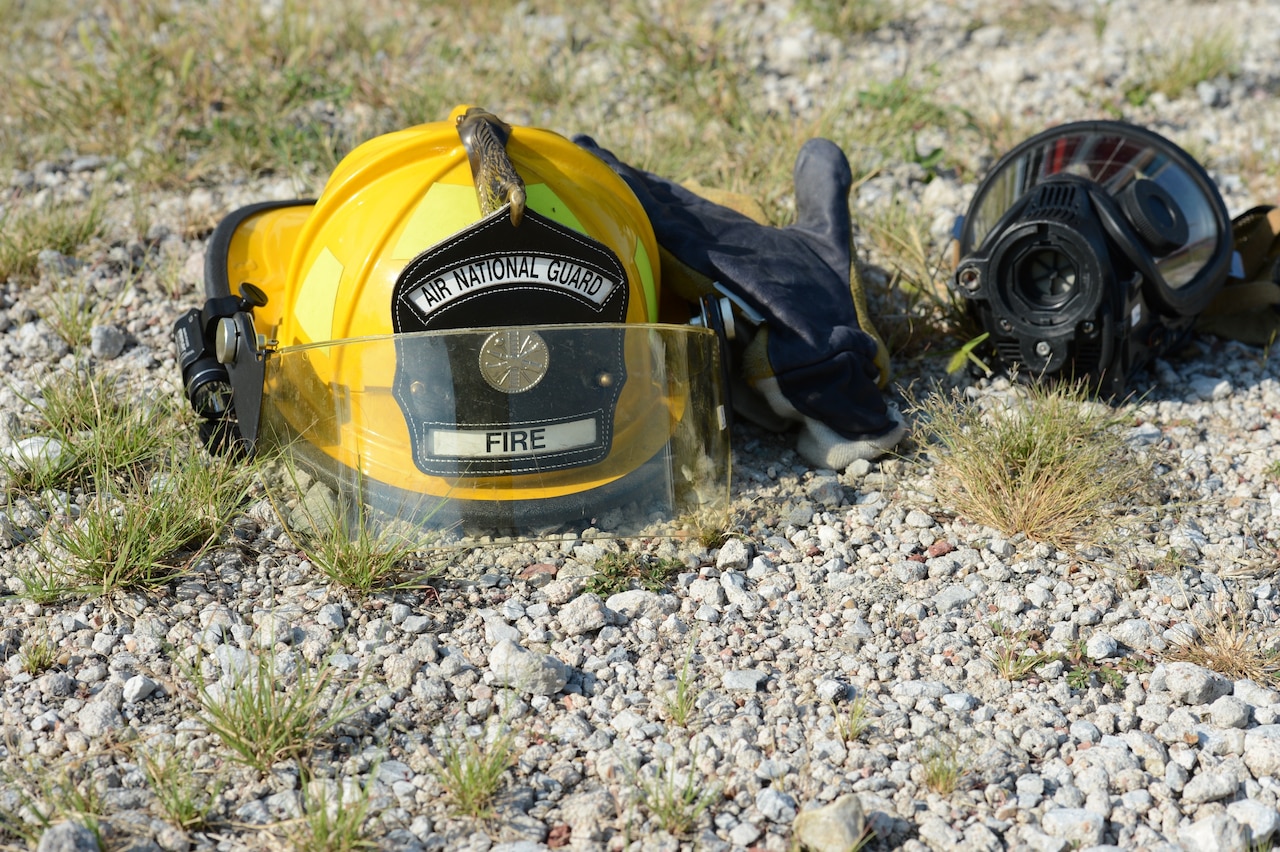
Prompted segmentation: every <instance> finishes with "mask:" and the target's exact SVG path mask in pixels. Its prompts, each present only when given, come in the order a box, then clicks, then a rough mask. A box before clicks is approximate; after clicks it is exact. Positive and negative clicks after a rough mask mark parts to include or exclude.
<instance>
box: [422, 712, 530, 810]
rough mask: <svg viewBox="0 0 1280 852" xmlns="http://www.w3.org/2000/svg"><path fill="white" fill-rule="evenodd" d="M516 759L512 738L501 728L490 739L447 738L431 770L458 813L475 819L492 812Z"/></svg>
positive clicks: (513, 739)
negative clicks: (494, 802)
mask: <svg viewBox="0 0 1280 852" xmlns="http://www.w3.org/2000/svg"><path fill="white" fill-rule="evenodd" d="M514 759H515V738H514V736H513V735H512V734H511V732H510V731H504V732H503V733H502V734H500V735H499V736H498V737H497V738H496V739H494V740H493V742H490V743H484V742H480V741H478V740H473V739H467V740H465V741H463V742H461V743H458V742H453V741H450V742H448V743H447V744H446V745H445V746H444V748H443V750H442V751H441V754H440V757H439V758H437V759H436V761H435V766H434V770H435V772H434V774H435V776H436V780H437V782H439V784H440V786H441V787H443V788H444V791H445V794H446V795H447V796H448V798H449V802H450V804H451V805H452V806H453V808H454V810H455V811H457V812H458V813H460V814H462V815H464V816H469V817H472V818H474V819H485V818H488V817H490V816H492V814H493V810H492V806H493V801H494V799H495V798H496V796H497V795H498V790H499V789H500V788H501V787H502V782H503V779H504V778H505V777H506V773H507V770H508V769H509V768H510V767H511V764H512V762H513V761H514Z"/></svg>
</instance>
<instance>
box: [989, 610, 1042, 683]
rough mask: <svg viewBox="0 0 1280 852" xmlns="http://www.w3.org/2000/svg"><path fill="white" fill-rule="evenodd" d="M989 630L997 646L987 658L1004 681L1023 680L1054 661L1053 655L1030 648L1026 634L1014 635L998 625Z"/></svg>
mask: <svg viewBox="0 0 1280 852" xmlns="http://www.w3.org/2000/svg"><path fill="white" fill-rule="evenodd" d="M991 629H992V631H993V632H994V633H995V634H996V640H997V643H998V644H997V645H996V647H995V648H994V649H992V650H991V651H989V652H988V655H987V656H988V659H990V660H991V662H992V664H993V665H994V666H995V667H996V672H997V674H999V675H1000V677H1002V678H1004V679H1005V680H1015V681H1016V680H1025V679H1026V678H1028V677H1030V676H1031V673H1032V672H1033V671H1035V670H1036V669H1038V668H1040V667H1041V666H1043V665H1044V664H1045V663H1047V662H1050V661H1051V660H1054V659H1056V656H1057V655H1055V654H1050V653H1046V652H1044V651H1036V650H1033V649H1032V648H1030V647H1029V644H1030V642H1029V637H1028V635H1027V633H1026V632H1020V633H1016V634H1015V633H1013V632H1011V631H1010V630H1009V629H1008V628H1006V627H1004V626H1003V625H1000V624H995V625H992V628H991Z"/></svg>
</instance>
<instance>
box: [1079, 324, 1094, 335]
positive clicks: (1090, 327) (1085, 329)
mask: <svg viewBox="0 0 1280 852" xmlns="http://www.w3.org/2000/svg"><path fill="white" fill-rule="evenodd" d="M1096 330H1097V326H1095V325H1094V324H1093V323H1092V322H1088V321H1085V322H1082V323H1080V333H1081V334H1093V333H1094V331H1096Z"/></svg>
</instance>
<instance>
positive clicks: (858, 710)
mask: <svg viewBox="0 0 1280 852" xmlns="http://www.w3.org/2000/svg"><path fill="white" fill-rule="evenodd" d="M831 710H832V712H833V713H835V731H836V735H837V736H839V737H840V739H841V740H842V741H844V742H846V743H851V742H854V741H855V740H857V739H858V738H859V737H861V736H862V735H863V734H864V733H866V732H867V729H868V728H870V727H871V713H870V699H869V698H868V697H867V694H866V693H865V692H861V691H859V692H858V694H857V695H856V696H854V698H853V700H852V701H849V702H848V703H847V704H843V705H842V704H835V703H833V704H832V705H831Z"/></svg>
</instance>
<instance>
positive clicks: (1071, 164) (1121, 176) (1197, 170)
mask: <svg viewBox="0 0 1280 852" xmlns="http://www.w3.org/2000/svg"><path fill="white" fill-rule="evenodd" d="M1062 174H1070V175H1076V176H1078V177H1082V178H1085V179H1088V180H1090V181H1093V182H1094V183H1096V184H1097V185H1098V186H1099V187H1101V189H1102V190H1103V191H1104V192H1105V193H1106V194H1108V195H1110V196H1111V197H1113V198H1119V197H1120V196H1121V195H1122V193H1124V191H1125V190H1126V188H1127V187H1129V186H1130V185H1131V184H1133V183H1134V182H1135V181H1138V180H1142V179H1146V180H1151V181H1154V182H1155V183H1156V184H1158V185H1159V187H1160V188H1161V189H1163V190H1164V191H1165V192H1167V193H1168V196H1167V197H1168V198H1169V199H1171V200H1172V202H1173V203H1174V204H1176V205H1177V208H1178V210H1180V211H1181V214H1182V216H1183V217H1184V218H1185V220H1186V224H1187V229H1186V232H1185V238H1183V239H1181V240H1179V244H1177V245H1176V246H1175V247H1172V248H1170V249H1168V250H1165V251H1163V253H1161V254H1160V255H1158V256H1156V257H1155V258H1154V261H1155V268H1156V270H1157V271H1158V272H1159V273H1160V276H1161V277H1162V278H1163V279H1164V280H1163V283H1164V285H1165V286H1167V287H1168V288H1170V289H1171V290H1179V289H1182V288H1188V287H1191V286H1193V285H1198V284H1199V283H1200V282H1201V281H1202V280H1204V279H1206V278H1212V277H1214V276H1216V275H1218V274H1219V267H1221V266H1222V265H1223V264H1225V263H1227V262H1229V254H1230V252H1229V247H1230V240H1229V239H1224V237H1226V236H1227V234H1228V230H1229V227H1230V226H1229V222H1228V220H1227V216H1226V210H1225V207H1224V205H1223V203H1222V199H1221V197H1220V196H1219V194H1218V191H1217V189H1216V188H1215V187H1214V186H1213V184H1212V182H1211V181H1210V180H1209V178H1208V176H1207V175H1206V174H1205V172H1204V170H1203V169H1202V168H1201V167H1200V166H1199V164H1197V163H1196V162H1195V160H1193V159H1192V158H1191V156H1190V155H1188V154H1187V153H1186V152H1185V151H1183V150H1182V149H1181V148H1179V147H1178V146H1177V145H1174V144H1173V143H1172V142H1170V141H1168V140H1167V139H1164V138H1163V137H1161V136H1159V135H1157V134H1155V133H1152V132H1150V131H1148V130H1144V129H1143V128H1139V127H1133V126H1130V125H1125V124H1120V123H1118V122H1107V121H1096V122H1078V123H1075V124H1067V125H1063V126H1061V127H1056V128H1053V129H1051V130H1048V131H1046V132H1044V133H1041V134H1039V135H1038V136H1035V137H1033V138H1031V139H1028V140H1027V141H1025V142H1023V143H1022V144H1020V145H1019V146H1018V147H1016V148H1014V149H1013V150H1012V151H1010V152H1009V153H1008V154H1006V155H1005V156H1004V157H1003V158H1001V160H1000V161H999V162H998V163H997V164H996V165H995V166H994V167H993V168H992V170H991V173H990V174H989V175H988V176H987V178H986V179H985V180H984V181H983V182H982V184H981V186H979V187H978V192H977V194H976V195H975V196H974V199H973V203H972V204H971V205H970V208H969V213H968V215H966V216H965V221H964V226H963V230H962V233H961V237H960V250H961V253H963V254H967V253H969V252H971V251H973V250H975V249H976V248H978V247H980V246H981V245H982V243H983V241H984V240H985V239H986V238H987V235H988V234H989V233H990V232H991V230H992V229H993V228H994V227H995V226H996V224H997V223H998V222H999V221H1000V218H1001V217H1002V216H1003V215H1004V214H1005V212H1006V211H1008V210H1009V208H1011V207H1012V206H1013V205H1014V204H1015V203H1016V202H1017V201H1018V200H1019V199H1021V198H1022V197H1023V196H1024V195H1026V194H1027V192H1028V191H1030V190H1031V189H1032V188H1033V187H1035V186H1037V185H1038V184H1040V183H1042V182H1044V181H1045V180H1046V179H1047V178H1050V177H1052V176H1054V175H1062Z"/></svg>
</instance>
